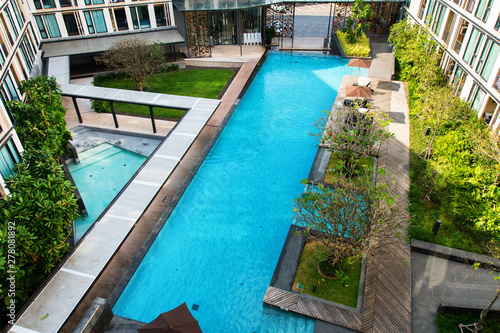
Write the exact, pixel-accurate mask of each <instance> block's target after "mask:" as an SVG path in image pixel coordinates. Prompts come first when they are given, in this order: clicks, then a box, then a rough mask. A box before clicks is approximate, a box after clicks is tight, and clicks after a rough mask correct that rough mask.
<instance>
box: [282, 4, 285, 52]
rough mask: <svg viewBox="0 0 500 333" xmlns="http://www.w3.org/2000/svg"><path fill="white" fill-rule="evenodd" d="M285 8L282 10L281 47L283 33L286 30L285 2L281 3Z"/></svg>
mask: <svg viewBox="0 0 500 333" xmlns="http://www.w3.org/2000/svg"><path fill="white" fill-rule="evenodd" d="M281 5H282V6H283V10H282V12H281V47H283V33H284V32H285V3H282V4H281Z"/></svg>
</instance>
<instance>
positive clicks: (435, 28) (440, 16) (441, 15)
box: [432, 4, 446, 33]
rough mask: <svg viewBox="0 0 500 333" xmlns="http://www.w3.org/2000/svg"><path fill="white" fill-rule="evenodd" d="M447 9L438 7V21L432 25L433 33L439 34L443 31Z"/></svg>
mask: <svg viewBox="0 0 500 333" xmlns="http://www.w3.org/2000/svg"><path fill="white" fill-rule="evenodd" d="M445 9H446V8H445V7H444V6H443V5H441V4H439V5H438V7H437V10H436V16H435V17H437V19H436V20H435V21H434V22H433V24H432V28H433V29H432V31H433V32H434V33H439V32H440V31H441V26H442V25H443V20H444V16H445V15H444V14H445V12H446V10H445Z"/></svg>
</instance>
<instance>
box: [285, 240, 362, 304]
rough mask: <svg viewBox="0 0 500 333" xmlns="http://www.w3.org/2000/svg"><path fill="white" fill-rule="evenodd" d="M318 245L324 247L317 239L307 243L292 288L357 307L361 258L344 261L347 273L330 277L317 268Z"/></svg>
mask: <svg viewBox="0 0 500 333" xmlns="http://www.w3.org/2000/svg"><path fill="white" fill-rule="evenodd" d="M317 246H319V247H320V248H321V247H322V246H323V247H324V245H322V244H321V243H320V242H318V241H315V240H308V241H307V243H306V244H305V246H304V250H303V251H302V256H301V258H300V262H299V267H298V268H297V273H296V275H295V279H294V282H293V286H292V290H295V291H298V292H302V293H305V294H308V295H311V296H315V297H319V298H322V299H325V300H328V301H331V302H335V303H339V304H343V305H346V306H349V307H352V308H356V306H357V305H358V294H359V285H360V276H361V268H362V265H361V258H359V259H357V260H352V259H351V258H349V259H347V260H346V261H345V262H344V263H343V268H344V270H345V273H340V272H339V273H337V274H336V276H335V277H333V278H330V277H328V276H326V275H324V274H322V273H320V272H319V271H318V269H317V263H318V261H319V260H320V258H319V253H318V251H317V248H316V247H317ZM346 277H347V278H346ZM299 288H300V289H299Z"/></svg>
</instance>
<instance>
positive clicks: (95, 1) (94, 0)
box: [85, 0, 104, 5]
mask: <svg viewBox="0 0 500 333" xmlns="http://www.w3.org/2000/svg"><path fill="white" fill-rule="evenodd" d="M103 3H104V0H85V4H86V5H102V4H103Z"/></svg>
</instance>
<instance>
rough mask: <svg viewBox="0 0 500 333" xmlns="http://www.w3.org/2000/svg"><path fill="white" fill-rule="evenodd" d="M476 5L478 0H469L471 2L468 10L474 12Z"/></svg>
mask: <svg viewBox="0 0 500 333" xmlns="http://www.w3.org/2000/svg"><path fill="white" fill-rule="evenodd" d="M474 6H476V0H469V3H468V4H467V7H466V8H467V11H468V12H469V13H472V11H473V10H474Z"/></svg>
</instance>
